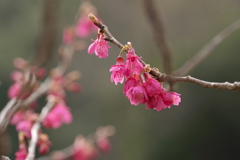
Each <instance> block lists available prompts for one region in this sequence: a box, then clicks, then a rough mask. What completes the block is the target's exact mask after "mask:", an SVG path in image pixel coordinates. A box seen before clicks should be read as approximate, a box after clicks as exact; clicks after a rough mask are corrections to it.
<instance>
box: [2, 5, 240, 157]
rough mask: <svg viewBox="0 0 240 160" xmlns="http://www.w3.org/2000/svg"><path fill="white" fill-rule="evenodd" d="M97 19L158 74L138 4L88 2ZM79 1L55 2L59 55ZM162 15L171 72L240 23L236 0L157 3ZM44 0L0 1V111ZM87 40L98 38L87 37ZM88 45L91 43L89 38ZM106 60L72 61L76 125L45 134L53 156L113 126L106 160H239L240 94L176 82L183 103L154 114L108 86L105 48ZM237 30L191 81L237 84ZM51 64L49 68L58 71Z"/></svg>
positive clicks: (32, 48)
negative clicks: (77, 79)
mask: <svg viewBox="0 0 240 160" xmlns="http://www.w3.org/2000/svg"><path fill="white" fill-rule="evenodd" d="M92 3H93V4H94V5H95V6H96V7H97V9H98V14H99V16H100V17H101V19H102V20H103V21H104V23H105V24H107V25H108V27H109V29H110V31H111V32H112V34H113V35H114V36H115V37H116V38H117V39H118V40H119V41H120V42H122V43H127V42H128V41H130V42H132V44H133V46H134V48H135V50H136V53H137V54H138V55H139V56H142V57H143V59H144V61H146V62H147V63H150V64H151V66H156V67H158V68H159V69H160V70H161V69H162V63H161V62H162V61H161V56H160V53H159V50H158V48H157V47H156V44H155V42H154V39H153V33H152V31H151V28H150V25H149V24H148V22H149V21H148V20H147V16H146V14H145V10H144V6H143V2H142V0H111V1H108V0H101V1H98V0H93V1H92ZM80 4H81V1H79V0H71V1H63V0H62V1H61V2H60V11H59V17H58V18H59V19H58V28H57V31H58V41H57V45H56V47H55V50H54V52H55V54H56V55H55V56H54V57H57V49H58V46H59V45H60V44H61V37H62V30H63V28H64V27H65V26H67V25H69V24H71V23H72V22H73V17H74V16H75V14H76V12H77V10H78V7H79V5H80ZM156 7H158V8H159V9H161V13H162V16H163V20H164V23H165V28H166V32H167V36H168V41H169V42H170V45H171V47H172V50H173V52H174V54H173V61H174V63H173V65H174V69H177V68H178V67H180V66H181V65H182V64H183V63H184V62H185V61H186V60H187V59H189V58H190V57H191V56H193V55H194V54H195V53H196V52H197V51H199V50H200V49H201V47H202V46H203V45H204V44H206V43H207V42H208V41H210V40H211V38H212V37H213V36H214V35H216V34H217V33H219V32H220V31H221V30H223V29H224V28H226V27H227V26H228V25H230V24H231V23H233V22H234V21H236V20H237V19H239V18H240V1H239V0H228V1H226V0H211V1H209V0H201V1H192V0H175V1H174V0H156ZM42 11H43V1H32V0H25V1H15V0H1V1H0V35H1V36H0V54H1V58H0V68H1V69H0V75H1V78H0V81H1V83H2V84H1V88H0V94H1V99H0V102H1V104H2V105H1V107H0V108H2V107H4V105H5V104H6V103H7V101H8V99H7V95H6V93H7V89H8V87H9V85H10V84H11V81H10V78H9V74H10V72H11V71H12V70H13V69H14V68H13V66H12V60H13V59H14V58H15V57H23V58H26V59H31V57H33V56H34V54H35V52H36V46H37V43H38V40H39V34H40V31H41V26H42V24H41V23H42V21H41V20H42ZM91 38H92V39H95V38H96V35H91ZM87 43H89V44H90V43H91V40H90V38H89V40H87ZM110 45H111V47H112V48H111V49H110V56H109V58H107V59H99V58H98V57H96V56H94V55H89V54H87V51H86V50H85V51H83V52H79V53H76V54H75V55H74V58H73V61H72V63H71V66H70V68H69V70H73V69H77V70H79V71H81V74H82V78H81V79H80V83H81V85H82V86H83V90H82V92H81V93H80V94H77V95H75V94H71V93H69V94H68V99H67V103H68V105H69V106H70V107H71V110H72V113H73V116H74V121H73V123H72V124H71V125H64V126H63V127H61V128H59V129H57V130H47V133H48V134H49V136H50V139H51V140H52V143H53V144H52V147H51V149H52V150H57V149H61V148H64V147H66V146H68V145H70V144H71V143H72V142H73V140H74V138H75V136H76V135H78V134H84V135H87V134H89V133H92V132H94V131H95V129H96V128H97V127H98V126H103V125H109V124H110V125H113V126H115V127H116V130H117V133H116V135H115V136H114V137H112V138H111V142H112V150H111V152H110V153H109V154H107V155H104V156H102V157H101V158H99V159H102V160H103V159H104V160H105V159H106V160H110V159H111V160H160V159H162V160H176V159H177V160H193V159H194V160H203V159H204V160H213V159H218V160H226V159H233V160H235V159H240V152H239V150H240V116H239V114H240V101H239V97H240V92H232V91H225V90H217V89H205V88H203V87H201V86H197V85H194V84H189V83H179V84H178V87H177V88H178V90H177V92H178V93H181V98H182V102H181V103H180V105H179V106H172V107H171V109H165V110H162V111H160V112H157V111H155V110H146V109H145V105H139V106H131V104H130V102H129V101H128V100H127V99H126V98H125V96H124V95H123V94H122V87H123V85H118V86H115V85H114V84H113V83H110V72H109V67H110V66H111V65H113V64H115V58H116V56H117V54H118V53H119V49H118V48H117V47H116V46H114V45H112V44H110ZM239 59H240V30H239V31H237V32H235V33H234V34H233V35H231V36H230V37H229V38H227V39H226V40H225V41H224V42H223V43H222V44H221V45H219V46H218V47H217V48H216V49H215V50H214V51H213V53H212V54H211V55H210V56H209V57H208V58H207V59H206V60H204V61H203V62H202V63H201V64H200V65H198V66H197V67H196V69H194V70H193V71H192V72H191V73H190V75H192V76H193V77H196V78H200V79H203V80H207V81H219V82H223V81H230V82H233V81H240V72H239V70H238V69H239V68H240V62H239ZM56 62H57V60H56V58H55V59H54V58H53V59H52V60H51V62H50V63H49V64H48V65H47V68H51V67H52V66H55V65H56ZM9 133H10V136H11V146H12V147H11V153H9V155H11V157H13V154H14V152H15V151H16V150H17V147H18V141H17V134H16V131H15V128H14V127H13V126H10V127H9Z"/></svg>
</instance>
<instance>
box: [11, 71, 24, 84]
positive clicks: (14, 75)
mask: <svg viewBox="0 0 240 160" xmlns="http://www.w3.org/2000/svg"><path fill="white" fill-rule="evenodd" d="M10 77H11V79H12V80H13V81H15V82H17V81H21V80H23V72H21V71H13V72H12V73H11V75H10Z"/></svg>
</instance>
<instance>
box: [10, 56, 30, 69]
mask: <svg viewBox="0 0 240 160" xmlns="http://www.w3.org/2000/svg"><path fill="white" fill-rule="evenodd" d="M13 65H14V67H15V68H17V69H20V70H24V68H25V67H26V66H27V65H28V62H27V61H26V60H25V59H22V58H15V59H14V60H13Z"/></svg>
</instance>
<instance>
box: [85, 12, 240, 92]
mask: <svg viewBox="0 0 240 160" xmlns="http://www.w3.org/2000/svg"><path fill="white" fill-rule="evenodd" d="M89 18H90V19H91V20H92V22H93V23H94V24H95V25H96V26H98V27H99V29H101V31H102V32H103V33H105V35H106V37H107V38H106V40H109V41H110V42H112V43H113V44H115V45H116V46H118V47H119V48H123V47H124V46H123V45H122V44H121V43H120V42H118V41H117V40H116V39H115V38H114V37H113V36H112V34H111V33H110V32H109V30H108V28H107V26H106V25H105V24H103V23H102V22H101V21H100V20H98V19H97V18H96V17H95V16H94V15H93V14H89ZM125 51H126V50H125ZM141 62H142V63H143V64H144V65H146V63H145V62H144V61H143V60H141ZM148 69H149V73H150V74H151V75H152V76H153V77H155V79H156V80H158V81H159V82H190V83H195V84H198V85H200V86H202V87H206V88H217V89H226V90H232V91H238V90H240V82H234V83H229V82H223V83H217V82H208V81H203V80H200V79H197V78H193V77H191V76H185V77H175V76H172V75H166V74H164V73H161V72H158V71H156V70H154V69H152V68H150V67H149V68H148Z"/></svg>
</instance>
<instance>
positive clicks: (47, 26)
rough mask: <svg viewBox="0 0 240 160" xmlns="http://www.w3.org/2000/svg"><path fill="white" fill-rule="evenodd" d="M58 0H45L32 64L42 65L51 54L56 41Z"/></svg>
mask: <svg viewBox="0 0 240 160" xmlns="http://www.w3.org/2000/svg"><path fill="white" fill-rule="evenodd" d="M59 3H60V1H59V0H45V1H44V6H43V17H42V18H43V24H42V31H41V33H40V40H39V44H38V48H37V49H38V50H37V54H36V56H35V57H34V58H35V59H34V62H33V64H36V65H37V66H43V65H44V64H46V63H47V62H48V61H49V59H50V57H51V56H52V54H53V49H54V45H55V42H56V28H57V20H58V10H59V6H60V5H59Z"/></svg>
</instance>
